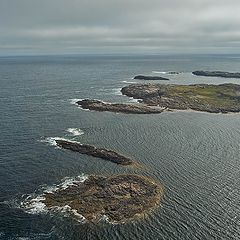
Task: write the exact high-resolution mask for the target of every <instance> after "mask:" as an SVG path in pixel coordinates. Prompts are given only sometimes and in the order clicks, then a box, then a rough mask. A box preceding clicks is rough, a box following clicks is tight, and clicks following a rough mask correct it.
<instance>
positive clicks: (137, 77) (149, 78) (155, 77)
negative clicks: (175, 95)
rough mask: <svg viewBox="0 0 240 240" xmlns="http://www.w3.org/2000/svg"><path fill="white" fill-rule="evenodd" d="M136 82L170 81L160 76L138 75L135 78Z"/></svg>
mask: <svg viewBox="0 0 240 240" xmlns="http://www.w3.org/2000/svg"><path fill="white" fill-rule="evenodd" d="M134 79H136V80H166V81H169V79H168V78H164V77H159V76H144V75H137V76H135V77H134Z"/></svg>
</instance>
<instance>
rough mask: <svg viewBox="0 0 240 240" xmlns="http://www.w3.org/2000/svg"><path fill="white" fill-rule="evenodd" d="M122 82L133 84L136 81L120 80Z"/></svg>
mask: <svg viewBox="0 0 240 240" xmlns="http://www.w3.org/2000/svg"><path fill="white" fill-rule="evenodd" d="M122 82H123V83H130V84H134V83H137V82H134V81H122Z"/></svg>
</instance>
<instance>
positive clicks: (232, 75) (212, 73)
mask: <svg viewBox="0 0 240 240" xmlns="http://www.w3.org/2000/svg"><path fill="white" fill-rule="evenodd" d="M192 74H194V75H197V76H205V77H223V78H240V73H239V72H236V73H231V72H222V71H194V72H192Z"/></svg>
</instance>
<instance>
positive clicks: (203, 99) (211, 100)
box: [121, 83, 240, 113]
mask: <svg viewBox="0 0 240 240" xmlns="http://www.w3.org/2000/svg"><path fill="white" fill-rule="evenodd" d="M121 91H122V93H123V94H124V95H127V96H129V97H133V98H136V99H142V102H143V103H144V104H146V105H149V106H160V107H163V108H168V109H179V110H185V109H193V110H196V111H206V112H210V113H228V112H240V85H237V84H230V83H229V84H220V85H208V84H195V85H164V84H131V85H129V86H126V87H123V88H122V90H121Z"/></svg>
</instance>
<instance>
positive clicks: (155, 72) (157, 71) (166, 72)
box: [152, 71, 168, 74]
mask: <svg viewBox="0 0 240 240" xmlns="http://www.w3.org/2000/svg"><path fill="white" fill-rule="evenodd" d="M152 72H153V73H161V74H167V73H168V72H160V71H152Z"/></svg>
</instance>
